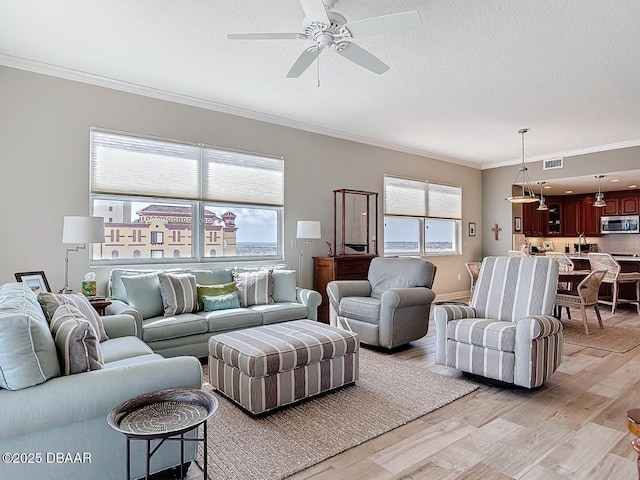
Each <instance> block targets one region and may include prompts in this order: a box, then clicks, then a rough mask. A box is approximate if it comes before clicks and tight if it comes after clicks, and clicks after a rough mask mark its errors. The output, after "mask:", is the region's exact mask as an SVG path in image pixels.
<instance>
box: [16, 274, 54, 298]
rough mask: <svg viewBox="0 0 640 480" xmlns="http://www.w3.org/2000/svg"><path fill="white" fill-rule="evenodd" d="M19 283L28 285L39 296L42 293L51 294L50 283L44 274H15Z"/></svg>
mask: <svg viewBox="0 0 640 480" xmlns="http://www.w3.org/2000/svg"><path fill="white" fill-rule="evenodd" d="M15 277H16V280H17V281H18V282H22V283H26V284H27V285H28V286H29V287H31V290H33V291H34V293H35V294H36V295H37V294H38V293H40V292H50V291H51V288H50V287H49V282H48V281H47V276H46V275H45V274H44V272H19V273H16V274H15Z"/></svg>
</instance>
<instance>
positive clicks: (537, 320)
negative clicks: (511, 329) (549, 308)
mask: <svg viewBox="0 0 640 480" xmlns="http://www.w3.org/2000/svg"><path fill="white" fill-rule="evenodd" d="M561 331H562V323H561V322H560V320H558V319H557V318H556V317H554V316H552V315H530V316H528V317H522V318H521V319H520V320H518V321H517V322H516V344H517V343H518V340H519V339H522V340H523V341H527V342H528V343H531V340H533V339H534V338H542V337H549V336H551V335H555V334H556V333H558V332H561Z"/></svg>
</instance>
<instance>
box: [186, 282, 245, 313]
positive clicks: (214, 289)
mask: <svg viewBox="0 0 640 480" xmlns="http://www.w3.org/2000/svg"><path fill="white" fill-rule="evenodd" d="M196 288H197V289H198V305H199V309H200V310H204V302H203V300H202V297H204V296H205V295H206V296H209V297H215V296H218V295H226V294H228V293H233V292H236V291H237V289H236V282H229V283H219V284H216V285H200V284H198V285H197V287H196Z"/></svg>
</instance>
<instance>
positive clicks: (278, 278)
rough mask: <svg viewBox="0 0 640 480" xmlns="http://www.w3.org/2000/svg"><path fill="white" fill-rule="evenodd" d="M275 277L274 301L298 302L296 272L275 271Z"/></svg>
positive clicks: (273, 273) (273, 275) (273, 274)
mask: <svg viewBox="0 0 640 480" xmlns="http://www.w3.org/2000/svg"><path fill="white" fill-rule="evenodd" d="M271 276H272V277H273V301H274V302H276V303H278V302H297V301H298V299H297V292H296V271H295V270H274V271H273V272H271Z"/></svg>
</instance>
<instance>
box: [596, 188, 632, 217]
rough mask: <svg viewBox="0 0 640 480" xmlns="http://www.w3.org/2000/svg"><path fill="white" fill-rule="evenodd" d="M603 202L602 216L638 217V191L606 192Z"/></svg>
mask: <svg viewBox="0 0 640 480" xmlns="http://www.w3.org/2000/svg"><path fill="white" fill-rule="evenodd" d="M604 201H605V203H606V206H604V207H602V215H638V214H639V213H640V202H639V201H638V191H633V192H626V191H625V192H607V193H605V199H604Z"/></svg>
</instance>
